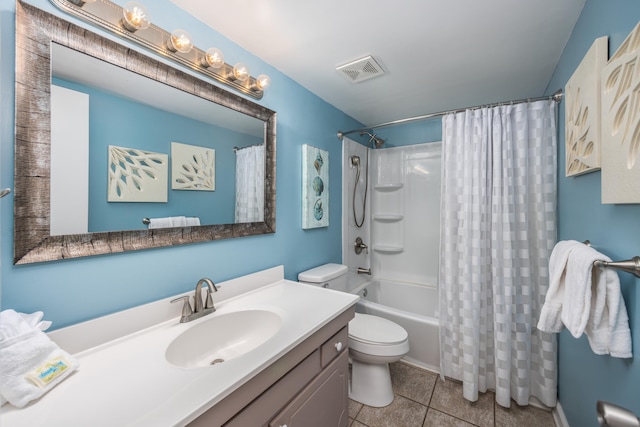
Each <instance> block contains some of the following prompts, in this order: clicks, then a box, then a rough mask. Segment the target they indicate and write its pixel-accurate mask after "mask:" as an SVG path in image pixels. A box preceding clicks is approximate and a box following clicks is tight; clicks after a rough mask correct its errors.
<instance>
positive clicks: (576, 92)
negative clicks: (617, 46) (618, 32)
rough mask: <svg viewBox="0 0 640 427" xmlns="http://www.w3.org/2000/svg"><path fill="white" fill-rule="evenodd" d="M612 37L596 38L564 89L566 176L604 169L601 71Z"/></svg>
mask: <svg viewBox="0 0 640 427" xmlns="http://www.w3.org/2000/svg"><path fill="white" fill-rule="evenodd" d="M608 39H609V38H608V37H606V36H605V37H600V38H599V39H596V41H594V42H593V44H592V45H591V48H590V49H589V51H588V52H587V53H586V55H585V56H584V58H583V59H582V62H580V65H579V66H578V68H576V71H575V72H574V73H573V75H572V76H571V78H570V79H569V81H568V82H567V84H566V86H565V89H564V90H565V96H566V98H565V99H566V104H565V143H566V176H577V175H582V174H585V173H588V172H593V171H597V170H599V169H600V146H601V143H600V141H601V132H600V120H601V114H600V73H601V70H602V68H603V67H604V65H605V64H606V62H607V51H608V49H607V44H608Z"/></svg>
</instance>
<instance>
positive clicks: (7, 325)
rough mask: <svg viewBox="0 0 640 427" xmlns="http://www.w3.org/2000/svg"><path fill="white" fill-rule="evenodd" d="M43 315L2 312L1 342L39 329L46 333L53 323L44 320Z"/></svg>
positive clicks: (0, 319) (12, 311)
mask: <svg viewBox="0 0 640 427" xmlns="http://www.w3.org/2000/svg"><path fill="white" fill-rule="evenodd" d="M42 316H43V313H42V312H41V311H36V312H35V313H31V314H25V313H18V312H16V311H15V310H12V309H8V310H4V311H2V312H0V342H1V341H3V340H5V339H9V338H12V337H16V336H18V335H21V334H25V333H27V332H30V331H31V330H33V329H35V328H37V329H40V330H41V331H46V330H47V329H48V328H49V326H51V322H49V321H43V320H42Z"/></svg>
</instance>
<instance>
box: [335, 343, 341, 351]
mask: <svg viewBox="0 0 640 427" xmlns="http://www.w3.org/2000/svg"><path fill="white" fill-rule="evenodd" d="M335 347H336V351H341V350H342V342H340V341H338V342H337V343H335Z"/></svg>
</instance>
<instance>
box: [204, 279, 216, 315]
mask: <svg viewBox="0 0 640 427" xmlns="http://www.w3.org/2000/svg"><path fill="white" fill-rule="evenodd" d="M211 284H212V285H213V289H214V292H218V288H217V287H216V285H215V283H213V281H212V282H211ZM204 308H211V309H213V310H212V311H216V308H215V307H214V306H213V297H212V296H211V288H207V298H206V301H205V303H204Z"/></svg>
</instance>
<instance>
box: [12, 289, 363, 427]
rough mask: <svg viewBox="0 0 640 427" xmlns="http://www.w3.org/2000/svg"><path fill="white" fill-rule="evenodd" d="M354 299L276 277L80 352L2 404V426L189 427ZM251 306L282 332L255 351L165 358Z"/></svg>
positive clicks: (341, 293) (340, 311) (339, 293)
mask: <svg viewBox="0 0 640 427" xmlns="http://www.w3.org/2000/svg"><path fill="white" fill-rule="evenodd" d="M357 299H358V297H357V296H356V295H352V294H348V293H343V292H336V291H329V290H326V289H323V288H316V287H313V286H308V285H302V284H300V283H296V282H292V281H289V280H279V281H276V282H274V283H271V284H268V285H265V286H262V287H260V288H258V289H255V290H252V291H249V292H247V293H244V294H241V295H239V296H236V297H233V298H231V299H228V300H225V301H222V302H219V303H217V304H216V308H217V311H216V312H215V313H213V314H210V315H208V316H205V317H203V318H201V319H198V320H195V321H192V322H189V323H182V324H181V323H179V321H178V320H179V319H178V318H177V317H176V318H172V319H171V320H166V321H164V322H163V323H160V324H158V325H155V326H152V327H149V328H147V329H144V330H142V331H138V332H135V333H133V334H130V335H127V336H124V337H122V338H119V339H116V340H113V341H110V342H107V343H104V344H101V345H98V346H96V347H94V348H90V349H87V350H85V351H81V352H79V353H76V354H75V356H76V357H77V358H78V360H79V362H80V367H79V369H78V370H77V371H76V372H75V373H73V374H72V375H71V376H70V377H69V378H67V379H66V380H64V381H63V382H62V383H60V384H59V385H58V386H56V387H55V388H54V389H52V390H51V391H49V392H48V393H47V394H45V395H44V396H43V397H42V398H40V399H39V400H37V401H35V402H32V403H31V404H30V405H28V406H27V407H25V408H22V409H16V408H14V407H12V406H10V405H5V406H3V407H2V408H1V415H0V425H2V427H13V426H16V427H18V426H19V427H24V426H29V427H37V426H47V427H51V426H65V427H70V426H83V427H84V426H92V427H94V426H108V427H113V426H153V427H159V426H173V425H186V424H188V423H189V422H190V421H192V420H194V419H195V418H197V417H198V416H199V415H201V414H202V413H203V412H205V411H206V410H207V409H208V408H210V407H211V406H213V405H215V404H216V403H218V402H220V401H221V400H222V399H223V398H225V397H226V396H228V395H229V394H230V393H231V392H232V391H234V390H235V389H237V388H238V387H240V386H241V385H242V384H244V383H245V382H247V381H248V380H250V379H251V378H252V377H254V376H255V375H256V374H258V373H259V372H260V371H262V370H263V369H264V368H266V367H267V366H269V365H271V364H272V363H273V362H275V361H276V360H278V359H279V358H280V357H281V356H283V355H284V354H286V353H287V352H288V351H290V350H291V349H293V348H294V347H295V346H296V345H298V344H300V343H301V342H302V341H304V340H305V339H306V338H308V337H309V336H311V335H312V334H313V333H314V332H316V331H318V330H319V329H321V328H322V327H323V326H324V325H326V324H327V323H328V322H329V321H331V320H332V319H334V318H335V317H337V316H338V315H339V314H340V313H342V312H343V311H344V310H346V309H347V308H349V307H350V306H352V305H353V304H355V303H356V301H357ZM178 305H180V304H178ZM247 309H262V310H270V311H273V312H275V313H277V314H279V315H280V316H281V318H282V327H281V329H280V330H279V331H278V332H277V333H276V335H274V337H273V338H272V339H270V340H269V341H267V342H265V343H264V344H262V345H261V346H260V347H258V348H257V349H255V350H254V351H250V352H248V353H246V354H244V355H242V356H239V357H236V358H234V359H231V360H227V361H225V362H224V363H221V364H218V365H213V366H208V367H205V368H192V369H185V368H179V367H176V366H174V365H171V364H170V363H169V362H167V361H166V359H165V350H166V348H167V346H168V345H169V344H170V343H171V341H172V340H173V339H174V338H176V337H177V336H178V335H180V334H181V333H182V332H183V331H185V330H186V329H188V328H191V327H192V326H194V325H197V324H198V323H200V322H203V321H206V320H207V319H210V318H211V317H212V316H216V315H221V314H224V313H229V312H232V311H238V310H247ZM212 339H214V340H215V337H212ZM54 340H55V338H54ZM56 342H57V341H56ZM59 344H60V343H59ZM63 348H64V347H63Z"/></svg>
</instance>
